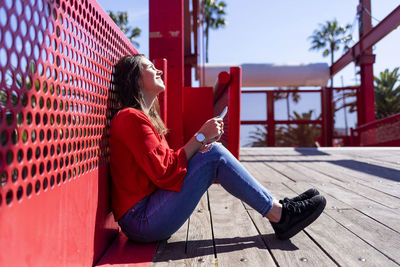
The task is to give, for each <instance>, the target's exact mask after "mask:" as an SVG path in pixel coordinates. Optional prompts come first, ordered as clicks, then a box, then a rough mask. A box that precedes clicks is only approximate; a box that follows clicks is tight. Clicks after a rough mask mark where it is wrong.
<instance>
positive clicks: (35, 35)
mask: <svg viewBox="0 0 400 267" xmlns="http://www.w3.org/2000/svg"><path fill="white" fill-rule="evenodd" d="M132 53H137V51H136V50H135V48H134V47H133V46H132V45H131V44H130V43H129V41H128V40H127V39H126V38H125V37H124V36H123V34H122V32H121V31H120V30H119V29H118V28H117V26H116V25H115V24H114V23H113V22H112V21H111V19H110V18H109V17H108V16H107V14H106V13H105V11H104V10H102V9H101V8H100V6H99V5H98V4H97V3H96V2H95V1H94V0H80V1H76V0H68V1H67V0H48V1H46V0H30V1H23V0H2V1H0V142H1V143H0V147H1V152H0V251H1V253H0V266H56V264H57V265H69V266H70V265H77V266H89V265H92V264H93V262H95V261H96V260H97V259H98V258H99V256H100V255H101V253H102V252H103V251H104V249H105V247H106V246H107V245H108V244H109V242H110V239H111V238H112V236H113V234H114V233H115V231H116V224H115V222H114V221H113V218H112V216H111V214H110V209H109V203H108V202H109V197H108V162H109V151H108V126H109V123H110V115H111V112H112V108H113V107H114V105H115V103H114V99H115V97H114V96H113V94H112V84H111V80H112V71H113V65H114V64H115V62H116V61H117V60H118V59H119V58H120V57H121V56H122V55H125V54H132Z"/></svg>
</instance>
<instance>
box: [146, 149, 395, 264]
mask: <svg viewBox="0 0 400 267" xmlns="http://www.w3.org/2000/svg"><path fill="white" fill-rule="evenodd" d="M241 161H242V163H243V165H244V166H245V167H246V169H247V170H248V171H249V172H250V173H251V174H252V175H253V176H254V177H255V178H256V179H257V180H258V181H260V182H261V183H262V184H263V185H264V186H265V187H266V188H268V190H269V191H270V192H271V194H272V195H273V196H274V197H276V198H277V199H280V198H283V197H284V196H289V197H291V196H294V195H296V194H299V193H301V192H303V191H304V190H306V189H308V188H310V187H316V188H317V189H318V190H319V191H320V192H321V194H323V195H324V196H325V197H326V199H327V206H326V209H325V211H324V212H323V214H322V215H321V216H320V218H319V219H318V220H317V221H316V222H314V223H313V224H312V225H310V226H309V227H307V228H306V229H305V230H304V231H302V232H300V233H299V234H298V235H296V236H295V237H293V238H292V239H291V240H288V241H280V240H278V239H276V238H275V236H274V234H273V230H272V227H271V226H270V224H269V223H268V221H267V220H266V219H264V218H262V217H261V216H260V215H259V214H258V213H257V212H256V211H255V210H253V209H252V208H251V207H249V206H248V205H247V204H245V203H243V202H241V201H240V200H238V199H236V198H234V197H232V196H231V195H229V194H228V193H227V192H226V191H225V190H224V189H223V188H222V187H221V186H220V185H217V184H215V185H212V186H211V188H210V189H209V190H208V192H207V194H206V195H204V196H203V198H202V199H201V201H200V203H199V204H198V206H197V208H196V209H195V211H194V212H193V214H192V215H191V217H190V219H189V220H188V221H187V222H186V223H185V224H184V225H183V226H182V227H181V229H180V230H179V231H178V232H177V233H175V234H174V235H173V236H172V237H171V238H170V239H169V240H167V241H164V242H161V243H159V246H158V249H157V252H156V254H155V257H154V259H153V265H154V266H164V265H168V266H175V265H179V266H182V265H186V266H193V265H196V266H197V265H203V266H213V265H214V266H238V265H246V266H297V265H305V264H307V266H338V265H339V266H360V265H363V266H398V265H400V254H399V253H398V252H399V251H400V224H399V221H400V183H399V181H400V167H399V163H400V149H397V148H353V149H351V148H350V149H349V148H346V149H332V148H326V149H318V150H317V149H293V148H243V149H242V150H241Z"/></svg>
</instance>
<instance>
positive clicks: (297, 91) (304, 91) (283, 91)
mask: <svg viewBox="0 0 400 267" xmlns="http://www.w3.org/2000/svg"><path fill="white" fill-rule="evenodd" d="M269 92H273V93H321V92H322V90H294V89H291V90H243V91H242V93H243V94H247V93H249V94H256V93H269Z"/></svg>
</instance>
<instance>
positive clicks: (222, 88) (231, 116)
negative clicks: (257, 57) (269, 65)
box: [213, 67, 242, 158]
mask: <svg viewBox="0 0 400 267" xmlns="http://www.w3.org/2000/svg"><path fill="white" fill-rule="evenodd" d="M241 77H242V70H241V68H240V67H231V68H230V73H227V72H221V73H220V74H219V75H218V79H217V81H216V84H215V86H214V89H213V92H214V116H218V115H219V114H220V113H221V112H222V110H223V109H224V108H225V107H226V106H228V113H227V115H226V116H225V119H224V134H223V135H222V137H221V140H220V142H221V143H222V144H223V145H225V147H227V148H228V149H229V151H230V152H231V153H232V154H233V155H234V156H235V157H236V158H239V149H240V94H241V83H242V82H241Z"/></svg>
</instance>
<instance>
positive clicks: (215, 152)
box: [118, 143, 273, 242]
mask: <svg viewBox="0 0 400 267" xmlns="http://www.w3.org/2000/svg"><path fill="white" fill-rule="evenodd" d="M214 181H217V182H219V183H220V184H221V185H222V187H223V188H224V189H225V190H227V191H228V192H229V193H231V194H232V195H233V196H235V197H237V198H239V199H240V200H242V201H244V202H246V203H247V204H248V205H250V206H251V207H252V208H253V209H255V210H257V211H258V212H259V213H260V214H261V215H262V216H265V215H266V214H267V213H268V212H269V211H270V209H271V208H272V201H273V198H272V197H271V195H270V194H269V193H268V191H267V190H266V189H265V188H264V187H263V186H262V185H261V184H260V183H259V182H257V181H256V180H255V179H254V178H253V177H252V176H251V175H250V173H248V172H247V170H246V169H245V168H244V167H243V166H242V165H241V164H240V162H239V161H238V160H237V159H236V158H235V157H234V156H233V155H232V154H231V153H230V152H229V151H228V150H227V149H226V148H225V147H224V146H222V145H221V144H218V143H213V144H212V147H211V149H210V150H209V151H207V152H197V153H196V154H195V155H194V156H193V157H192V158H191V159H190V160H189V162H188V167H187V174H186V176H185V178H184V181H183V185H182V188H181V190H180V191H179V192H174V191H168V190H164V189H158V190H157V191H155V192H153V193H152V194H150V195H149V196H147V197H145V198H144V199H142V200H141V201H140V202H138V203H137V204H136V205H134V206H133V207H132V208H131V209H130V210H129V211H128V212H126V213H125V214H124V216H123V217H122V218H121V219H119V221H118V223H119V225H120V226H121V230H122V231H123V232H124V233H125V234H126V235H127V236H128V238H129V239H131V240H133V241H137V242H154V241H158V240H163V239H166V238H168V237H169V236H171V235H172V234H173V233H175V232H176V231H177V230H178V229H179V228H180V227H181V226H182V225H183V224H184V223H185V221H186V220H187V219H188V218H189V216H190V215H191V214H192V212H193V210H194V209H195V208H196V206H197V204H198V202H199V201H200V199H201V197H202V196H203V194H204V193H205V192H206V191H207V189H208V188H209V187H210V185H211V184H213V183H214Z"/></svg>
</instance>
